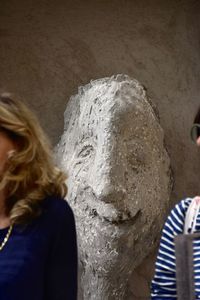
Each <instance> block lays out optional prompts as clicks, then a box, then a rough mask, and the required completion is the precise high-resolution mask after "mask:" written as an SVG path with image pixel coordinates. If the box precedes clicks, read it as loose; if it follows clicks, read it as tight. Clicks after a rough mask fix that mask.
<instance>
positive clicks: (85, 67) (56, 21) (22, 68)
mask: <svg viewBox="0 0 200 300" xmlns="http://www.w3.org/2000/svg"><path fill="white" fill-rule="evenodd" d="M199 12H200V3H199V1H198V0H196V1H193V0H187V1H180V0H169V1H166V0H160V1H159V0H157V1H156V0H152V1H150V0H146V1H145V0H123V1H122V0H110V1H109V0H102V1H100V0H99V1H97V0H93V1H89V0H84V1H83V0H82V1H81V0H73V1H72V0H65V1H64V0H49V1H47V0H46V1H44V0H35V1H33V0H1V1H0V66H1V71H0V89H1V90H4V91H5V90H6V91H10V92H14V93H16V94H17V95H18V96H20V97H22V98H24V99H25V100H26V101H27V102H29V103H30V105H31V107H32V108H33V109H34V110H35V111H36V112H37V114H38V116H39V117H40V119H41V123H42V125H43V127H44V129H46V131H47V133H48V134H49V136H50V138H51V140H52V142H53V144H55V143H56V142H57V141H58V140H59V136H60V135H61V133H62V130H63V112H64V109H65V107H66V104H67V101H68V99H69V97H70V95H72V94H73V93H76V91H77V87H78V86H80V85H81V84H85V83H87V82H89V81H90V80H91V79H96V78H100V77H105V76H110V75H112V74H116V73H126V74H128V75H130V76H132V77H134V78H136V79H138V80H139V81H140V82H141V83H143V84H144V85H145V87H146V88H147V90H148V93H149V95H150V96H151V98H152V101H153V102H154V103H155V104H156V105H157V108H158V111H159V114H160V122H161V125H162V127H163V128H164V130H165V133H166V145H167V148H168V151H169V154H170V157H171V162H172V168H173V171H174V176H175V186H174V191H173V193H172V201H173V202H177V201H179V200H180V199H182V198H183V197H185V196H186V195H187V196H191V195H194V194H197V193H198V194H200V185H199V180H200V175H199V167H200V154H199V151H198V150H197V149H196V148H195V147H194V146H193V145H192V144H191V142H190V139H189V130H190V126H191V124H192V121H193V116H194V114H195V111H196V109H197V107H198V106H199V104H200V97H199V94H200V84H199V74H200V72H199V71H200V63H199V61H200V49H199V48H200V46H199V45H200V26H199V25H200V24H199V23H200V21H199V20H200V18H199ZM149 261H150V262H149V263H148V264H147V263H145V264H144V266H143V267H141V268H140V270H139V273H137V276H140V275H138V274H141V272H142V273H144V270H146V273H145V274H147V273H148V272H149V274H148V275H146V276H147V281H148V280H149V279H148V278H149V277H150V276H151V272H152V271H150V269H151V270H152V267H151V268H150V266H151V265H152V259H151V258H150V259H149ZM147 266H149V267H148V268H147ZM145 274H143V275H141V276H143V277H144V276H145ZM135 276H136V275H135ZM137 276H136V277H137ZM137 280H139V281H140V277H139V279H137ZM141 282H142V279H141ZM132 289H133V288H132ZM133 290H134V289H133ZM140 290H141V289H140ZM143 290H145V288H143ZM137 293H140V291H138V292H137ZM145 293H147V292H145ZM132 299H133V294H132ZM135 299H136V298H135ZM138 299H139V298H138ZM140 299H141V298H140Z"/></svg>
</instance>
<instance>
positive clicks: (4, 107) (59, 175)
mask: <svg viewBox="0 0 200 300" xmlns="http://www.w3.org/2000/svg"><path fill="white" fill-rule="evenodd" d="M0 131H3V132H5V133H6V134H7V135H8V137H10V138H11V139H12V140H13V141H15V142H16V143H17V145H18V147H17V150H16V152H14V155H10V157H9V160H8V167H7V168H6V170H5V172H4V173H3V174H2V175H1V176H0V190H2V189H4V188H5V191H6V211H7V214H8V215H9V218H10V220H11V223H13V224H14V223H15V224H17V223H18V224H21V223H28V222H29V221H31V220H32V219H33V218H35V217H37V216H38V215H40V213H41V205H40V204H41V202H42V201H43V200H44V199H45V197H46V196H48V195H56V196H59V197H61V198H64V197H65V196H66V195H67V191H68V189H67V185H66V183H65V181H66V179H67V177H68V176H67V174H66V173H65V172H64V171H63V170H61V169H59V168H58V167H57V166H56V163H55V161H54V156H53V148H52V145H51V143H50V141H49V139H48V137H47V135H46V134H45V133H44V131H43V129H42V127H41V126H40V124H39V121H38V118H37V117H36V115H35V114H34V113H33V112H32V111H31V110H30V109H29V108H28V106H27V105H25V103H23V102H22V101H20V100H17V99H14V98H13V97H12V98H11V96H10V95H7V94H2V95H0ZM18 148H19V149H18Z"/></svg>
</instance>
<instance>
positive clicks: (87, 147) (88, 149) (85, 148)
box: [77, 145, 94, 157]
mask: <svg viewBox="0 0 200 300" xmlns="http://www.w3.org/2000/svg"><path fill="white" fill-rule="evenodd" d="M93 152H94V148H93V146H92V145H85V146H83V148H82V149H81V151H80V152H79V153H78V155H77V157H87V156H89V155H91V154H92V153H93Z"/></svg>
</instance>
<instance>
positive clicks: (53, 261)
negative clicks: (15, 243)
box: [45, 202, 77, 300]
mask: <svg viewBox="0 0 200 300" xmlns="http://www.w3.org/2000/svg"><path fill="white" fill-rule="evenodd" d="M52 221H53V222H55V226H56V228H57V231H58V232H57V235H56V240H55V241H52V243H53V248H52V250H51V253H50V257H49V258H48V266H47V272H46V279H45V299H46V300H76V299H77V240H76V228H75V220H74V215H73V212H72V209H71V208H70V206H69V205H68V204H67V202H66V204H65V205H64V207H63V211H62V214H61V215H60V216H59V217H58V218H57V220H52ZM56 222H59V224H56ZM58 225H59V226H58Z"/></svg>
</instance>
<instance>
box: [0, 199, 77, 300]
mask: <svg viewBox="0 0 200 300" xmlns="http://www.w3.org/2000/svg"><path fill="white" fill-rule="evenodd" d="M42 207H43V213H42V214H41V215H40V216H39V217H37V218H36V219H34V221H32V222H31V223H30V224H29V225H26V226H22V225H15V226H14V227H13V230H12V232H11V235H10V237H9V239H8V242H7V243H6V244H5V246H4V248H3V249H2V251H0V299H1V300H75V299H77V242H76V229H75V221H74V215H73V212H72V209H71V208H70V206H69V205H68V203H67V202H66V200H64V199H62V198H60V197H57V196H48V197H46V198H45V200H44V202H43V204H42ZM7 232H8V228H3V229H0V243H2V241H3V239H4V237H5V235H6V234H7Z"/></svg>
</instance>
